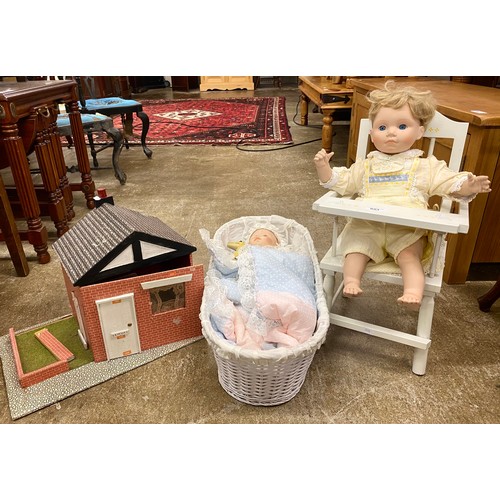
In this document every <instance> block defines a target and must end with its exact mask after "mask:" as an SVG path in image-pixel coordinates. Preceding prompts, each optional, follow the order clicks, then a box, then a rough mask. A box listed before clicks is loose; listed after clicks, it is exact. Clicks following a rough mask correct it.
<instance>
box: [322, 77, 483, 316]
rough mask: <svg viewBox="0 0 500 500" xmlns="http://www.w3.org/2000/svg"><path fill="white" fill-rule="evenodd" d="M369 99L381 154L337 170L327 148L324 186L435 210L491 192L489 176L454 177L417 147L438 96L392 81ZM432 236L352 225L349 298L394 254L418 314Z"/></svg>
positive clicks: (345, 243) (408, 302)
mask: <svg viewBox="0 0 500 500" xmlns="http://www.w3.org/2000/svg"><path fill="white" fill-rule="evenodd" d="M367 97H368V100H369V102H370V103H371V107H370V110H369V118H370V120H371V122H372V128H371V130H370V138H371V141H372V142H373V144H374V145H375V147H376V149H377V151H372V152H371V153H369V154H368V155H367V157H366V158H360V159H357V160H356V162H355V163H354V164H353V165H352V166H351V167H350V168H346V167H334V168H330V165H329V160H330V158H331V157H332V156H333V153H326V151H325V150H324V149H322V150H321V151H320V152H318V153H317V154H316V156H315V157H314V163H315V166H316V171H317V174H318V177H319V180H320V184H321V185H322V186H324V187H325V188H327V189H332V190H334V191H336V192H337V193H339V194H340V195H342V196H352V195H355V194H357V195H358V196H360V197H362V198H367V199H371V200H375V201H377V202H380V203H387V204H391V205H399V206H405V207H421V208H428V200H429V197H431V196H433V195H439V196H442V197H446V198H452V199H455V200H461V201H464V200H465V201H467V202H469V201H471V200H472V199H474V198H475V196H476V194H478V193H487V192H489V191H491V189H490V181H489V179H488V177H487V176H475V175H473V174H472V173H470V172H458V173H457V172H453V171H452V170H450V169H449V168H448V166H447V165H446V163H445V162H444V161H440V160H437V159H436V158H435V157H434V156H429V157H428V158H422V155H423V151H420V150H418V149H412V146H413V144H414V143H415V141H417V140H418V139H420V138H421V137H422V136H423V134H424V131H425V127H426V126H427V124H428V123H429V122H430V120H431V119H432V117H433V116H434V113H435V109H436V106H435V102H434V99H433V97H432V94H431V92H429V91H424V92H423V91H418V90H416V89H415V88H413V87H398V86H396V85H395V83H394V82H387V83H386V85H385V88H384V89H381V90H373V91H372V92H370V94H369V95H368V96H367ZM427 236H428V234H427V231H425V230H423V229H415V228H406V227H401V226H389V225H387V226H386V225H385V224H383V223H380V222H372V221H365V220H350V221H348V222H347V224H346V226H345V228H344V232H343V238H342V244H341V245H342V247H341V252H342V254H343V255H344V257H345V261H344V269H343V272H344V289H343V294H344V296H346V297H356V296H358V295H360V294H361V293H362V290H361V288H360V283H361V278H362V276H363V273H364V272H365V269H366V265H367V264H368V262H370V261H374V262H375V263H379V262H382V261H383V260H384V259H385V257H386V256H387V255H390V256H392V257H393V258H394V260H395V261H396V263H397V264H398V265H399V267H400V269H401V274H402V278H403V295H402V296H401V297H399V298H398V303H399V304H401V305H404V306H406V307H407V308H409V309H412V310H418V309H419V308H420V303H421V301H422V296H423V291H424V270H423V266H422V260H423V259H424V258H426V257H427V256H428V254H429V253H430V251H431V250H432V248H431V243H430V241H429V240H428V238H427Z"/></svg>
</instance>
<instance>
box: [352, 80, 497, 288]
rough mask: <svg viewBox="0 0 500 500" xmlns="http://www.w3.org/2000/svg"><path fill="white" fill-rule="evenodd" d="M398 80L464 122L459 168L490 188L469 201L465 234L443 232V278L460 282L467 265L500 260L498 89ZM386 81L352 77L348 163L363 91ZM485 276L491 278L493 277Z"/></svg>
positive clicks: (363, 112)
mask: <svg viewBox="0 0 500 500" xmlns="http://www.w3.org/2000/svg"><path fill="white" fill-rule="evenodd" d="M391 79H393V80H395V81H396V82H398V83H402V84H407V85H411V86H413V87H416V88H418V89H421V90H430V91H431V92H432V93H433V95H434V97H435V98H436V101H437V109H438V111H439V112H441V113H443V114H444V115H445V116H447V117H449V118H451V119H453V120H457V121H461V122H467V123H469V131H468V138H467V142H466V145H465V151H464V161H463V170H467V171H469V172H473V173H474V174H476V175H487V176H488V177H489V178H490V180H491V181H492V184H491V188H492V191H491V193H489V194H488V195H480V196H478V197H477V198H476V199H475V200H473V201H472V202H471V203H470V207H469V208H470V211H469V223H470V227H469V232H468V233H467V234H465V235H449V236H448V249H447V254H446V267H445V272H444V280H445V282H446V283H448V284H459V283H465V281H466V280H467V276H468V274H469V269H470V267H471V265H472V264H498V263H500V220H499V215H500V89H496V88H491V87H483V86H480V85H471V84H467V83H458V82H452V81H449V80H444V79H443V80H437V79H430V78H391ZM386 80H387V79H385V78H366V79H353V80H352V85H353V90H354V95H353V105H352V106H353V107H352V117H351V125H350V131H349V148H348V153H347V154H348V156H347V160H348V164H349V165H350V164H352V163H353V162H354V161H355V160H356V158H355V157H356V144H357V138H358V132H359V121H360V119H361V118H366V117H367V116H368V109H369V103H368V100H367V99H366V95H367V93H368V92H370V91H371V90H373V89H375V88H382V87H383V86H384V83H385V82H386ZM487 279H491V280H493V281H494V280H496V279H497V276H496V275H494V276H491V277H488V278H487Z"/></svg>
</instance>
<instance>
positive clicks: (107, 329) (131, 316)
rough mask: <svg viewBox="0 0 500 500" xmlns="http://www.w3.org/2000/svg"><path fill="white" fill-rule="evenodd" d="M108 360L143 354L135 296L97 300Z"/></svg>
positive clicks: (130, 294)
mask: <svg viewBox="0 0 500 500" xmlns="http://www.w3.org/2000/svg"><path fill="white" fill-rule="evenodd" d="M96 305H97V311H98V313H99V320H100V322H101V330H102V335H103V339H104V346H105V347H106V354H107V357H108V359H114V358H121V357H123V356H129V355H130V354H136V353H138V352H141V345H140V341H139V331H138V328H137V317H136V314H135V304H134V294H133V293H128V294H125V295H119V296H117V297H111V298H109V299H101V300H96Z"/></svg>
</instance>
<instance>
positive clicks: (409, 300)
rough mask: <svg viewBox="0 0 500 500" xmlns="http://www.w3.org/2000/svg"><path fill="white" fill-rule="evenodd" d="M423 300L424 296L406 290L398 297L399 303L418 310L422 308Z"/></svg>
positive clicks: (409, 308) (412, 309) (411, 309)
mask: <svg viewBox="0 0 500 500" xmlns="http://www.w3.org/2000/svg"><path fill="white" fill-rule="evenodd" d="M421 302H422V297H420V296H419V295H416V294H413V293H408V292H405V293H403V295H402V296H401V297H399V299H398V304H399V305H401V306H403V307H406V309H408V310H410V311H418V310H419V309H420V304H421Z"/></svg>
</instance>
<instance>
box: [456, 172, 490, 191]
mask: <svg viewBox="0 0 500 500" xmlns="http://www.w3.org/2000/svg"><path fill="white" fill-rule="evenodd" d="M490 184H491V183H490V180H489V179H488V176H487V175H469V177H468V178H467V180H466V181H465V182H464V183H463V184H462V188H461V190H460V191H462V192H463V193H464V194H465V195H471V194H477V193H489V192H490V191H491V188H490Z"/></svg>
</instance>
